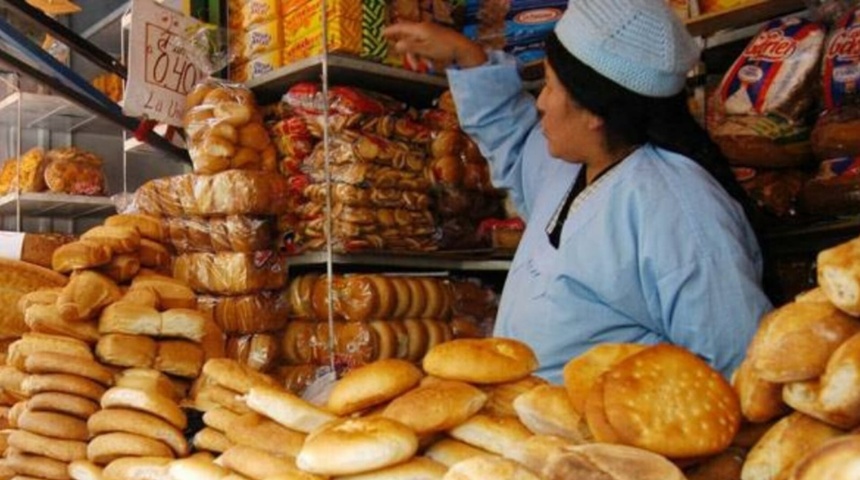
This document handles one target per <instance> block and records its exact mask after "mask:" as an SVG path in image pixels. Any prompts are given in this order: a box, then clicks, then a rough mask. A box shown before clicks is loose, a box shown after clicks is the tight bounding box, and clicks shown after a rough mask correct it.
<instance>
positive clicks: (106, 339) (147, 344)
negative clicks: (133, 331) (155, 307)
mask: <svg viewBox="0 0 860 480" xmlns="http://www.w3.org/2000/svg"><path fill="white" fill-rule="evenodd" d="M157 353H158V344H157V343H156V342H155V340H153V339H152V338H150V337H147V336H144V335H127V334H124V333H109V334H103V335H102V336H101V338H99V341H98V343H97V344H96V356H98V357H99V360H101V361H102V362H104V363H106V364H108V365H116V366H118V367H137V368H150V367H152V365H153V364H154V363H155V357H156V355H157Z"/></svg>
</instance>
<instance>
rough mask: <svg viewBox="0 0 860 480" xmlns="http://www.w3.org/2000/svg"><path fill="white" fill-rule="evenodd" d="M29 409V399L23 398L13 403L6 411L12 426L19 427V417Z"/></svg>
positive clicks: (7, 418)
mask: <svg viewBox="0 0 860 480" xmlns="http://www.w3.org/2000/svg"><path fill="white" fill-rule="evenodd" d="M25 411H27V401H26V400H22V401H20V402H17V403H15V404H14V405H12V406H11V407H10V408H9V410H8V411H7V412H6V420H7V421H8V423H9V426H10V427H12V428H18V419H19V418H20V417H21V415H22V414H23V413H24V412H25Z"/></svg>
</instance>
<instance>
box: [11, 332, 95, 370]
mask: <svg viewBox="0 0 860 480" xmlns="http://www.w3.org/2000/svg"><path fill="white" fill-rule="evenodd" d="M33 352H57V353H65V354H67V355H74V356H77V357H81V358H86V359H89V360H93V352H92V351H90V347H89V346H88V345H87V344H86V343H84V342H83V341H81V340H76V339H74V338H69V337H63V336H59V335H49V334H45V333H25V334H24V335H22V336H21V338H20V339H19V340H16V341H15V342H12V344H11V345H9V350H8V351H7V352H6V363H7V364H8V365H11V366H13V367H15V368H17V369H18V370H24V369H25V368H26V367H25V362H26V361H27V357H28V356H30V355H31V354H33Z"/></svg>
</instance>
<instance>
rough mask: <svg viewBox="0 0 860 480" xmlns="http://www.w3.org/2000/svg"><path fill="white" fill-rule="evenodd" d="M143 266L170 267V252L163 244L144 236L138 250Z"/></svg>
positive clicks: (158, 268) (157, 268)
mask: <svg viewBox="0 0 860 480" xmlns="http://www.w3.org/2000/svg"><path fill="white" fill-rule="evenodd" d="M138 255H139V257H140V264H141V266H144V267H148V268H154V269H156V270H160V269H167V268H170V252H168V251H167V249H166V248H164V246H163V245H161V244H160V243H157V242H153V241H152V240H148V239H146V238H144V239H143V240H141V241H140V250H139V251H138Z"/></svg>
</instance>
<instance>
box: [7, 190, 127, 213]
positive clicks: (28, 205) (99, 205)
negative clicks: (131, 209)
mask: <svg viewBox="0 0 860 480" xmlns="http://www.w3.org/2000/svg"><path fill="white" fill-rule="evenodd" d="M19 202H20V205H21V215H23V216H33V217H62V218H78V217H94V216H107V215H111V214H113V213H116V206H115V205H114V203H113V201H111V199H110V198H109V197H88V196H85V195H65V194H61V193H21V194H20V196H19V195H18V194H16V193H9V194H6V195H3V196H2V197H0V215H16V214H17V212H18V203H19Z"/></svg>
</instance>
